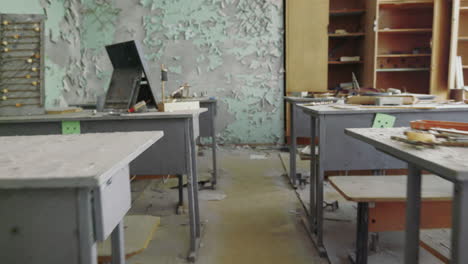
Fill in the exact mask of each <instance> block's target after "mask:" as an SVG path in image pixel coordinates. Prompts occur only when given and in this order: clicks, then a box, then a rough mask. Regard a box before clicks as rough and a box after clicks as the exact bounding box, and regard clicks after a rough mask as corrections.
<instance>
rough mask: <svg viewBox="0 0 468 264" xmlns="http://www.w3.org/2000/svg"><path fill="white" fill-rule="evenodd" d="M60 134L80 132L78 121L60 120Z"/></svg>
mask: <svg viewBox="0 0 468 264" xmlns="http://www.w3.org/2000/svg"><path fill="white" fill-rule="evenodd" d="M62 134H63V135H72V134H81V125H80V121H62Z"/></svg>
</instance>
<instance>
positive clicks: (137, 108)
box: [128, 101, 148, 113]
mask: <svg viewBox="0 0 468 264" xmlns="http://www.w3.org/2000/svg"><path fill="white" fill-rule="evenodd" d="M147 110H148V108H147V107H146V102H145V101H141V102H138V103H137V104H136V105H134V106H133V107H131V108H130V109H128V112H129V113H142V112H146V111H147Z"/></svg>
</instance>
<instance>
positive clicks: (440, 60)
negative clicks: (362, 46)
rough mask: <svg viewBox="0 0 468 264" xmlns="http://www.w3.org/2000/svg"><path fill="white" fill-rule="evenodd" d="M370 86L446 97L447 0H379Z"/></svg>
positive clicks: (447, 51) (448, 23) (448, 13)
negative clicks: (372, 76)
mask: <svg viewBox="0 0 468 264" xmlns="http://www.w3.org/2000/svg"><path fill="white" fill-rule="evenodd" d="M376 9H377V11H376V14H377V19H376V25H375V30H374V31H375V39H376V41H375V46H376V47H375V51H376V54H375V68H374V69H375V74H374V76H375V77H374V87H376V88H379V89H387V88H397V89H400V90H402V91H407V92H411V93H423V94H434V95H437V96H439V97H441V98H446V97H447V80H448V79H447V75H448V59H447V58H448V54H449V44H448V41H447V39H449V36H450V35H449V34H450V22H449V21H450V19H449V17H450V16H449V15H450V11H449V1H447V0H419V1H417V0H412V1H409V0H408V1H401V0H393V1H391V0H379V1H378V4H377V6H376Z"/></svg>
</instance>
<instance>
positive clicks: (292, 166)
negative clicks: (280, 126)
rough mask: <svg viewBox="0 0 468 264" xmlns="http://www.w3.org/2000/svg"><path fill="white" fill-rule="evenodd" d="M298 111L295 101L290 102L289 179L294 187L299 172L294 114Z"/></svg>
mask: <svg viewBox="0 0 468 264" xmlns="http://www.w3.org/2000/svg"><path fill="white" fill-rule="evenodd" d="M295 113H296V107H295V105H294V104H293V103H289V122H290V124H289V133H290V141H291V142H290V144H289V181H290V182H291V184H292V185H293V187H294V188H296V187H297V174H296V152H297V138H296V125H295V120H294V116H295Z"/></svg>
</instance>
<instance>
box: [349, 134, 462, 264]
mask: <svg viewBox="0 0 468 264" xmlns="http://www.w3.org/2000/svg"><path fill="white" fill-rule="evenodd" d="M405 130H406V129H405V128H390V129H347V130H346V134H347V135H350V136H351V137H353V138H355V139H358V140H360V141H362V142H365V143H367V144H370V145H371V146H373V147H375V148H376V149H377V150H379V151H382V152H383V153H386V154H388V155H391V156H393V157H395V158H398V159H399V160H401V161H404V162H405V163H407V165H408V180H407V205H406V238H405V243H406V245H405V263H407V264H409V263H411V264H414V263H418V262H419V223H420V205H421V171H422V170H427V171H430V172H432V173H434V174H437V175H438V176H440V177H442V178H444V179H446V180H449V181H451V182H453V183H454V199H453V209H452V210H453V212H452V217H453V218H452V244H451V249H452V253H451V254H452V257H451V258H452V259H451V263H455V264H458V263H468V251H467V248H468V163H467V161H466V159H467V158H468V148H456V147H438V148H435V149H429V148H427V149H424V150H419V149H416V148H413V147H411V146H408V145H407V144H405V143H401V142H397V141H394V140H391V139H390V137H391V136H394V135H403V132H404V131H405Z"/></svg>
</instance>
